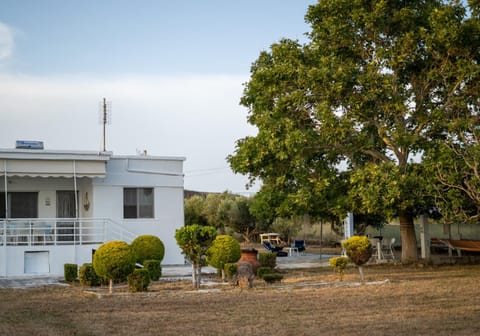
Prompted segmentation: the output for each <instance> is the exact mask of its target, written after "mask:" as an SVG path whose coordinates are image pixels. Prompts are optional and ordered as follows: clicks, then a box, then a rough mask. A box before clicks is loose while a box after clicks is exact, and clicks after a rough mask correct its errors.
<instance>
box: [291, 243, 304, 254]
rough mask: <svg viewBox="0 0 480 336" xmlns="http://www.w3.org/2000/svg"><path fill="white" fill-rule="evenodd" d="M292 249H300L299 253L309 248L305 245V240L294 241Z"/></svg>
mask: <svg viewBox="0 0 480 336" xmlns="http://www.w3.org/2000/svg"><path fill="white" fill-rule="evenodd" d="M292 247H295V248H296V249H298V252H303V251H305V250H306V248H307V246H306V245H305V240H294V241H293V245H292Z"/></svg>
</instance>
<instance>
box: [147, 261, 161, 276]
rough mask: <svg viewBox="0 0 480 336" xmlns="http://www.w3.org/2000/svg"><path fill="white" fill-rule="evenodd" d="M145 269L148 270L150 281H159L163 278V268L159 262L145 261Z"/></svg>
mask: <svg viewBox="0 0 480 336" xmlns="http://www.w3.org/2000/svg"><path fill="white" fill-rule="evenodd" d="M143 267H144V268H145V269H147V270H148V273H149V274H150V279H151V280H153V281H157V280H158V279H160V277H161V276H162V267H161V266H160V261H158V260H145V261H144V264H143Z"/></svg>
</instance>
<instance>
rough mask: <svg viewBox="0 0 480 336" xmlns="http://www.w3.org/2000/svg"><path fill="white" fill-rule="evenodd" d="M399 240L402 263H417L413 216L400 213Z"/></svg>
mask: <svg viewBox="0 0 480 336" xmlns="http://www.w3.org/2000/svg"><path fill="white" fill-rule="evenodd" d="M400 238H401V240H402V262H403V263H409V262H414V261H417V259H418V251H417V238H416V237H415V226H414V225H413V216H412V215H411V214H409V213H407V212H401V213H400Z"/></svg>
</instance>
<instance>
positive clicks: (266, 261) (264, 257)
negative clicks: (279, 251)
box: [258, 252, 277, 270]
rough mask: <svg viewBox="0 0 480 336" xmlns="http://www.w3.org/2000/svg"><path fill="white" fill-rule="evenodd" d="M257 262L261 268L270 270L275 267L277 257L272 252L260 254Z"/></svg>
mask: <svg viewBox="0 0 480 336" xmlns="http://www.w3.org/2000/svg"><path fill="white" fill-rule="evenodd" d="M258 261H260V265H261V266H266V267H270V268H271V269H272V270H273V269H274V268H275V267H277V255H276V254H275V253H273V252H260V253H259V254H258Z"/></svg>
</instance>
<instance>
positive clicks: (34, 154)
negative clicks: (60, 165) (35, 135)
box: [0, 148, 113, 161]
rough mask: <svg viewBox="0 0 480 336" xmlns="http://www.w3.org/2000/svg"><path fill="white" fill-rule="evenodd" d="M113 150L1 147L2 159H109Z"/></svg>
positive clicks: (0, 156) (0, 155)
mask: <svg viewBox="0 0 480 336" xmlns="http://www.w3.org/2000/svg"><path fill="white" fill-rule="evenodd" d="M112 155H113V153H112V152H95V151H76V150H47V149H20V148H14V149H12V148H0V160H1V159H17V160H92V161H97V160H100V161H107V160H109V159H110V157H111V156H112Z"/></svg>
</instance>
